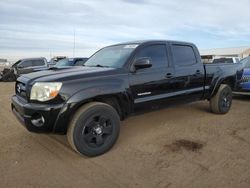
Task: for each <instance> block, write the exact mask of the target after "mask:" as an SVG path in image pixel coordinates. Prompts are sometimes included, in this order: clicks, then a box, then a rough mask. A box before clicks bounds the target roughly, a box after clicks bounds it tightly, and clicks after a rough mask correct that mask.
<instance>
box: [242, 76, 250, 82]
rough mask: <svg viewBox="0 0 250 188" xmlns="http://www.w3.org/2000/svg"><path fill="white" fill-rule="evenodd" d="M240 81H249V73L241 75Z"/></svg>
mask: <svg viewBox="0 0 250 188" xmlns="http://www.w3.org/2000/svg"><path fill="white" fill-rule="evenodd" d="M241 82H250V75H245V76H242V78H241Z"/></svg>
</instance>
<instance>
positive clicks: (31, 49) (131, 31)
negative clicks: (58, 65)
mask: <svg viewBox="0 0 250 188" xmlns="http://www.w3.org/2000/svg"><path fill="white" fill-rule="evenodd" d="M249 7H250V0H238V1H233V0H220V1H218V0H207V1H206V0H189V1H185V0H175V1H173V0H135V1H133V0H105V1H102V0H43V1H41V0H40V1H38V0H33V1H31V0H1V1H0V57H1V58H8V59H9V60H10V61H15V60H17V59H19V58H23V57H35V56H45V57H46V58H49V57H50V56H55V55H66V56H69V57H72V56H73V44H74V42H73V41H74V37H73V36H74V30H75V36H76V37H75V41H76V46H75V47H76V48H75V56H89V55H91V54H92V53H93V52H95V51H96V50H98V49H99V48H101V47H103V46H106V45H110V44H114V43H120V42H125V41H133V40H141V39H169V40H183V41H189V42H193V43H195V44H196V45H197V46H198V48H200V49H205V48H221V47H238V46H250V26H249V24H250V13H249Z"/></svg>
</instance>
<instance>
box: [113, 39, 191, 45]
mask: <svg viewBox="0 0 250 188" xmlns="http://www.w3.org/2000/svg"><path fill="white" fill-rule="evenodd" d="M157 42H171V43H181V44H188V45H194V44H193V43H191V42H185V41H174V40H137V41H129V42H124V43H118V44H115V45H126V44H138V45H141V44H146V43H157ZM115 45H111V46H115Z"/></svg>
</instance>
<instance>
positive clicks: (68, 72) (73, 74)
mask: <svg viewBox="0 0 250 188" xmlns="http://www.w3.org/2000/svg"><path fill="white" fill-rule="evenodd" d="M118 70H119V69H115V68H104V67H61V68H52V69H49V70H45V71H39V72H34V73H29V74H25V75H22V77H23V78H25V79H26V80H29V82H30V83H31V82H32V81H41V82H46V81H69V80H73V79H79V77H80V78H81V79H82V78H85V77H86V78H87V77H96V76H101V75H106V76H107V75H111V74H115V73H116V72H118Z"/></svg>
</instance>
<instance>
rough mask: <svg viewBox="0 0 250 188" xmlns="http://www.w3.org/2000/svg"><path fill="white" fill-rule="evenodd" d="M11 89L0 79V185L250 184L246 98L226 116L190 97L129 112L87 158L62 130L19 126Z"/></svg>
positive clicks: (249, 105)
mask: <svg viewBox="0 0 250 188" xmlns="http://www.w3.org/2000/svg"><path fill="white" fill-rule="evenodd" d="M13 92H14V84H13V83H0V105H1V108H0V122H1V123H0V129H1V131H0V187H53V188H54V187H74V188H75V187H115V188H117V187H126V188H128V187H143V188H145V187H150V188H152V187H157V188H158V187H192V188H194V187H198V188H200V187H226V188H230V187H232V188H237V187H241V188H242V187H246V188H248V187H250V118H249V117H250V116H249V115H250V98H249V97H248V98H247V97H237V98H235V99H234V101H233V106H232V109H231V111H230V113H228V114H226V115H215V114H212V113H210V112H209V106H208V103H207V102H196V103H191V104H187V105H180V106H179V105H177V106H174V107H169V108H165V109H161V110H155V111H151V112H147V113H144V114H141V115H136V116H133V117H130V118H128V119H126V120H125V121H123V122H122V128H121V134H120V138H119V140H118V142H117V144H116V145H115V146H114V148H113V149H112V150H111V151H110V152H108V153H106V154H105V155H102V156H100V157H96V158H86V157H82V156H79V155H78V154H77V153H75V152H74V151H73V150H72V149H71V148H70V147H69V145H68V143H67V140H66V137H65V136H59V135H43V134H34V133H30V132H28V131H26V130H25V128H23V127H22V126H21V125H20V124H19V122H18V121H17V120H16V119H15V117H14V116H13V115H12V113H11V110H10V96H11V95H12V94H13Z"/></svg>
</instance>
